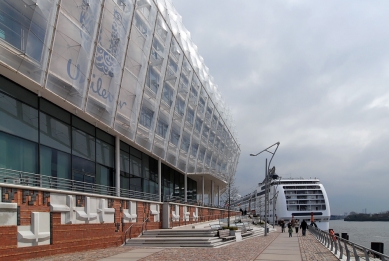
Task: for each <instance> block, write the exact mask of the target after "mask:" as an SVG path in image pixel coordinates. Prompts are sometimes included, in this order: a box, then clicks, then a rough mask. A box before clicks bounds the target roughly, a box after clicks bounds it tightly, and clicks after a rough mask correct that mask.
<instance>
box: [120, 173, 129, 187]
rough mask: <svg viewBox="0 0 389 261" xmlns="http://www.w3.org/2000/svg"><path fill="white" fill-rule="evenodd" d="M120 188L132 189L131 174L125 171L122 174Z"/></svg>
mask: <svg viewBox="0 0 389 261" xmlns="http://www.w3.org/2000/svg"><path fill="white" fill-rule="evenodd" d="M120 188H122V189H130V174H128V173H125V172H123V171H121V172H120Z"/></svg>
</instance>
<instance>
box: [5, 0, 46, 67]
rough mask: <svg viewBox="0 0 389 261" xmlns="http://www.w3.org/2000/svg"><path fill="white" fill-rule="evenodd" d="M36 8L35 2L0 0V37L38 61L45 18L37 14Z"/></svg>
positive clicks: (44, 30)
mask: <svg viewBox="0 0 389 261" xmlns="http://www.w3.org/2000/svg"><path fill="white" fill-rule="evenodd" d="M38 10H39V8H38V7H36V6H35V4H31V5H26V4H25V3H24V2H23V1H1V2H0V39H2V40H3V41H6V42H7V43H9V44H10V45H12V46H13V47H14V48H16V49H18V50H20V51H21V52H23V53H26V54H27V55H28V56H29V57H31V58H33V59H35V60H36V61H38V62H40V61H41V56H42V50H43V42H44V39H45V34H46V26H47V21H45V19H47V18H46V17H42V16H41V15H38V14H37V13H36V11H38ZM33 19H34V21H33ZM31 46H33V48H32V47H31Z"/></svg>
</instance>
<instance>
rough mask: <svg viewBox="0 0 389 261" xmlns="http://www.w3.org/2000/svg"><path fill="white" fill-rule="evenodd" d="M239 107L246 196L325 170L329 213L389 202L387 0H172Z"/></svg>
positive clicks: (241, 180)
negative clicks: (272, 180)
mask: <svg viewBox="0 0 389 261" xmlns="http://www.w3.org/2000/svg"><path fill="white" fill-rule="evenodd" d="M173 4H174V6H175V7H176V9H177V11H178V13H179V14H180V15H181V16H182V20H183V23H184V25H185V27H186V28H187V29H188V30H189V31H190V33H191V38H192V40H193V42H194V43H195V44H196V45H197V46H198V52H199V54H200V55H201V56H202V57H203V58H204V63H205V65H206V66H207V67H209V71H210V74H211V75H212V76H213V78H214V83H215V84H217V85H218V89H219V92H220V93H221V94H222V97H223V99H224V100H225V102H226V104H227V105H228V106H229V107H230V109H231V110H232V113H233V117H234V121H235V125H236V129H237V132H238V140H239V144H240V148H241V155H240V158H239V164H238V167H237V171H236V184H237V187H238V188H239V192H240V194H241V195H246V194H248V193H250V192H252V191H253V190H254V189H256V184H257V183H258V182H261V181H262V180H263V178H264V175H265V174H264V172H265V171H264V170H265V159H266V157H268V158H270V156H271V155H270V154H267V155H265V154H263V155H262V154H261V155H259V156H257V157H250V156H249V155H250V153H254V154H256V153H258V152H259V151H261V150H263V149H265V148H267V147H269V146H270V145H272V144H274V143H276V142H280V146H279V148H278V150H277V153H276V154H275V156H274V159H273V161H272V166H273V165H274V166H275V167H276V173H277V174H278V175H280V176H282V177H303V178H310V177H312V178H313V177H316V178H319V179H320V180H321V182H322V184H323V185H324V187H325V189H326V191H327V195H328V198H329V201H330V207H331V214H343V213H345V212H347V213H348V212H351V211H355V212H357V213H361V212H365V211H366V213H378V212H381V211H388V210H389V132H388V128H389V88H388V83H389V30H388V25H389V16H388V15H387V14H388V12H389V1H387V0H382V1H378V0H377V1H376V0H372V1H360V0H344V1H337V0H336V1H335V0H326V1H317V0H306V1H303V0H283V1H279V0H261V1H258V0H246V1H237V0H235V1H233V0H173Z"/></svg>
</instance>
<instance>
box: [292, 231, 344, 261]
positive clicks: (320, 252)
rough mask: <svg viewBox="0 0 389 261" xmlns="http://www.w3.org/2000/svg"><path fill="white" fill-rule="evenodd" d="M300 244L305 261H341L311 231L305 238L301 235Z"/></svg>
mask: <svg viewBox="0 0 389 261" xmlns="http://www.w3.org/2000/svg"><path fill="white" fill-rule="evenodd" d="M299 244H300V252H301V257H302V259H303V261H339V259H338V258H337V257H335V256H334V254H332V253H331V251H329V250H328V249H327V248H326V247H325V246H324V245H323V244H322V243H320V242H319V241H318V240H317V239H316V237H315V236H314V235H312V234H311V233H310V232H309V231H307V235H306V236H305V237H303V236H301V234H300V236H299Z"/></svg>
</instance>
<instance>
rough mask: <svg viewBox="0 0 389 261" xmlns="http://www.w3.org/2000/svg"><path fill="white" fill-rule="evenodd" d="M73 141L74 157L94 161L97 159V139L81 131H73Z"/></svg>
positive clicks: (74, 129)
mask: <svg viewBox="0 0 389 261" xmlns="http://www.w3.org/2000/svg"><path fill="white" fill-rule="evenodd" d="M72 134H73V137H72V138H73V139H72V144H73V149H72V153H73V155H77V156H79V157H83V158H86V159H89V160H92V161H95V158H96V155H95V154H96V142H95V137H93V136H92V135H89V134H87V133H85V132H83V131H81V130H79V129H76V128H73V129H72Z"/></svg>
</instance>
